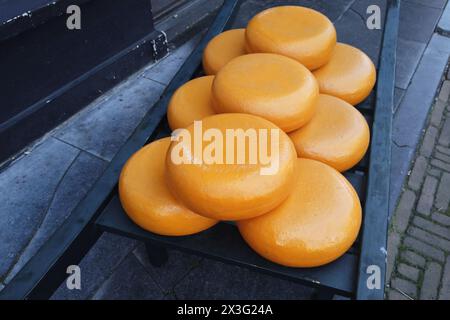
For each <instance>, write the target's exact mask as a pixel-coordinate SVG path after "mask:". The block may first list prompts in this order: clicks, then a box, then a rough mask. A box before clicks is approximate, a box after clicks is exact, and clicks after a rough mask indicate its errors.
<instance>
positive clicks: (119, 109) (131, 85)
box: [53, 77, 164, 161]
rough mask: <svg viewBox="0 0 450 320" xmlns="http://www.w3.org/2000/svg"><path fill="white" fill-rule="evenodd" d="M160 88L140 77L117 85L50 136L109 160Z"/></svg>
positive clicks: (153, 101) (155, 98)
mask: <svg viewBox="0 0 450 320" xmlns="http://www.w3.org/2000/svg"><path fill="white" fill-rule="evenodd" d="M163 89H164V86H163V85H161V84H159V83H157V82H155V81H151V80H148V79H145V78H143V77H134V78H132V79H130V80H128V81H125V82H124V83H123V84H121V85H119V86H118V87H116V88H115V89H113V90H112V91H110V92H109V93H107V94H106V95H105V96H104V97H102V98H101V99H100V100H97V101H95V102H94V103H92V104H91V105H89V106H88V107H86V109H84V110H83V111H81V112H79V113H78V114H77V115H76V116H75V117H73V118H72V119H70V120H69V121H67V122H66V123H65V124H63V125H62V126H61V127H60V128H58V129H57V130H56V131H55V132H54V133H53V134H54V135H55V136H56V137H58V139H61V140H62V141H65V142H67V143H69V144H71V145H73V146H76V147H77V148H80V149H82V150H85V151H87V152H90V153H92V154H94V155H96V156H98V157H100V158H102V159H105V160H108V161H109V160H111V159H112V158H113V157H114V155H115V154H116V152H117V151H118V150H119V149H120V147H121V146H122V145H123V144H124V143H125V142H126V140H127V139H128V137H129V136H130V135H131V133H132V132H133V131H134V129H135V128H136V126H137V125H138V124H139V123H140V121H141V119H142V117H143V115H144V114H145V112H146V111H147V110H149V109H150V107H151V106H152V105H153V104H154V103H155V102H156V101H157V100H158V99H159V97H160V95H161V93H162V91H163Z"/></svg>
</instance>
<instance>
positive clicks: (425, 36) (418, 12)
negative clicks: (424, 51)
mask: <svg viewBox="0 0 450 320" xmlns="http://www.w3.org/2000/svg"><path fill="white" fill-rule="evenodd" d="M440 16H441V10H440V9H437V8H432V7H428V6H423V5H420V4H417V3H412V2H402V5H401V9H400V25H399V36H400V37H401V38H403V39H407V40H415V41H419V42H423V43H427V42H428V41H429V40H430V38H431V35H432V34H433V32H434V28H435V27H436V25H437V23H438V20H439V17H440ZM417 21H420V23H417Z"/></svg>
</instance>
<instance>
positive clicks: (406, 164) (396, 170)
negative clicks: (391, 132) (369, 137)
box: [389, 144, 425, 216]
mask: <svg viewBox="0 0 450 320" xmlns="http://www.w3.org/2000/svg"><path fill="white" fill-rule="evenodd" d="M391 152H392V154H391V177H390V185H391V187H390V196H389V216H392V214H393V211H394V210H395V209H396V206H397V201H398V198H399V196H400V193H401V191H402V186H403V184H404V182H405V178H406V177H407V174H408V171H409V168H410V161H411V159H412V157H413V154H414V152H415V151H414V149H412V148H409V147H399V146H397V145H396V144H392V145H391ZM424 170H425V169H424ZM423 174H425V171H424V172H423ZM419 187H420V186H419Z"/></svg>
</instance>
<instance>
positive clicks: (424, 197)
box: [416, 176, 438, 216]
mask: <svg viewBox="0 0 450 320" xmlns="http://www.w3.org/2000/svg"><path fill="white" fill-rule="evenodd" d="M437 186H438V180H437V179H436V178H435V177H432V176H427V177H426V178H425V182H424V184H423V186H422V192H421V194H420V198H419V202H418V203H417V208H416V210H417V212H419V213H421V214H424V215H427V216H428V215H430V213H431V209H432V208H433V202H434V195H435V193H436V189H437Z"/></svg>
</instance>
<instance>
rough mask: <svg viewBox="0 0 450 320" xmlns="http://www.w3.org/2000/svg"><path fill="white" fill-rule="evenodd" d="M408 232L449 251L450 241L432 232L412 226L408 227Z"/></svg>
mask: <svg viewBox="0 0 450 320" xmlns="http://www.w3.org/2000/svg"><path fill="white" fill-rule="evenodd" d="M408 234H409V235H410V236H412V237H415V238H417V239H419V240H421V241H423V242H426V243H428V244H430V245H433V246H435V247H438V248H440V249H442V250H444V251H448V249H449V248H450V241H448V240H445V239H443V238H441V237H438V236H436V235H434V234H431V233H429V232H427V231H425V230H422V229H419V228H416V227H413V226H411V227H409V228H408Z"/></svg>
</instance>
